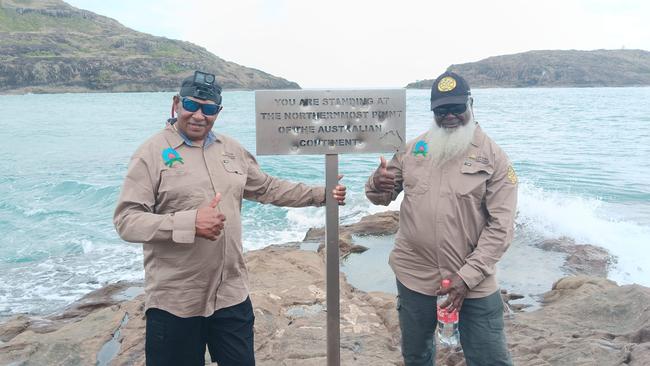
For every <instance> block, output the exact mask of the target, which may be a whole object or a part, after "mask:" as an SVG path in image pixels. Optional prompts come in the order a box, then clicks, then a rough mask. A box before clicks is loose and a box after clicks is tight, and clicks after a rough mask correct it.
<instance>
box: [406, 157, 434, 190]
mask: <svg viewBox="0 0 650 366" xmlns="http://www.w3.org/2000/svg"><path fill="white" fill-rule="evenodd" d="M402 176H403V179H404V182H403V186H404V194H410V195H420V194H423V193H426V192H427V191H428V190H429V187H430V186H431V181H430V176H431V160H429V159H418V158H412V159H409V158H407V159H404V168H403V171H402Z"/></svg>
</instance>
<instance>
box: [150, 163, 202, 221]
mask: <svg viewBox="0 0 650 366" xmlns="http://www.w3.org/2000/svg"><path fill="white" fill-rule="evenodd" d="M204 200H205V195H204V192H203V190H201V189H199V187H198V186H197V183H196V182H195V180H194V179H193V178H192V176H191V174H190V172H189V171H187V170H185V169H183V168H171V169H165V170H162V171H161V172H160V184H159V186H158V197H157V206H156V213H160V214H163V213H170V212H176V211H182V210H190V209H194V208H196V207H198V206H199V205H200V204H202V203H203V201H204Z"/></svg>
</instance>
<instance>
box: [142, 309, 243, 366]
mask: <svg viewBox="0 0 650 366" xmlns="http://www.w3.org/2000/svg"><path fill="white" fill-rule="evenodd" d="M146 315H147V334H146V343H145V353H146V360H147V366H179V365H180V366H183V365H187V366H195V365H196V366H199V365H201V366H203V365H204V364H205V347H206V345H207V346H208V350H209V351H210V357H211V358H212V362H217V363H218V364H219V366H231V365H237V366H253V365H255V356H254V353H253V323H254V321H255V316H254V315H253V306H252V304H251V300H250V298H246V300H245V301H244V302H242V303H241V304H238V305H234V306H231V307H228V308H224V309H219V310H217V311H215V312H214V314H212V315H210V316H209V317H203V316H195V317H190V318H181V317H178V316H176V315H173V314H171V313H168V312H166V311H164V310H160V309H156V308H151V309H149V310H147V314H146Z"/></svg>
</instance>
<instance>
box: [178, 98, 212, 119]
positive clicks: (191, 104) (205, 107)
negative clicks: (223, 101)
mask: <svg viewBox="0 0 650 366" xmlns="http://www.w3.org/2000/svg"><path fill="white" fill-rule="evenodd" d="M181 102H182V103H183V109H185V110H186V111H188V112H192V113H194V112H196V111H198V110H199V108H201V113H203V114H204V115H206V116H214V115H216V114H217V113H219V111H220V110H221V106H220V105H218V104H202V103H199V102H196V101H193V100H192V99H190V98H185V97H183V99H181Z"/></svg>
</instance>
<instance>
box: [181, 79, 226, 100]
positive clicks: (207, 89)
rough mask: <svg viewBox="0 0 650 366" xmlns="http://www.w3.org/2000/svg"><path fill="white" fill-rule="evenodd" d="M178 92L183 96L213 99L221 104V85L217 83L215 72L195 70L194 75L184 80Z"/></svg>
mask: <svg viewBox="0 0 650 366" xmlns="http://www.w3.org/2000/svg"><path fill="white" fill-rule="evenodd" d="M178 94H179V95H180V96H182V97H194V98H198V99H203V100H212V101H214V102H215V103H217V104H219V105H221V86H219V84H217V83H216V81H215V77H214V74H209V73H206V72H202V71H194V75H192V76H188V77H186V78H185V79H184V80H183V83H181V91H180V92H179V93H178Z"/></svg>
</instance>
